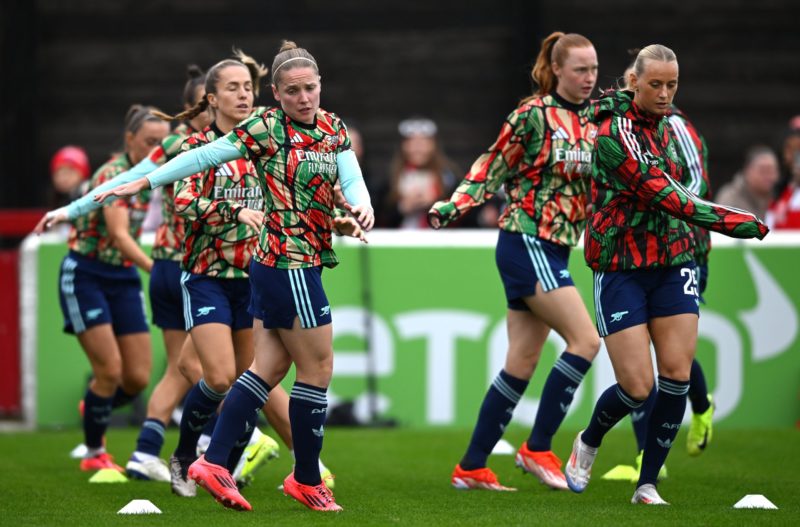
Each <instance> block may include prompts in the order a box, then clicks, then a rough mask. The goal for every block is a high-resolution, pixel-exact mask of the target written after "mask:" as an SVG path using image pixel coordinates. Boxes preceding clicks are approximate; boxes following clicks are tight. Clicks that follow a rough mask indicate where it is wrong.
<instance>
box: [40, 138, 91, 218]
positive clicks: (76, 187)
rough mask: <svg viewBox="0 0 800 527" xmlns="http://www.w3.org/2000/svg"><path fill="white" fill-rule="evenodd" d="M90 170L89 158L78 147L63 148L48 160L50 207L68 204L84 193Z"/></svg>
mask: <svg viewBox="0 0 800 527" xmlns="http://www.w3.org/2000/svg"><path fill="white" fill-rule="evenodd" d="M90 175H91V169H90V168H89V156H87V155H86V151H85V150H84V149H83V148H81V147H79V146H71V145H70V146H65V147H63V148H61V149H59V150H58V152H56V153H55V155H53V158H52V159H51V160H50V179H51V181H52V183H53V189H52V197H51V199H50V201H51V203H50V207H51V208H53V209H55V208H58V207H62V206H64V205H67V204H69V203H70V202H71V201H72V200H73V199H76V198H79V197H81V196H82V195H83V193H84V192H85V191H86V188H87V186H88V181H89V176H90Z"/></svg>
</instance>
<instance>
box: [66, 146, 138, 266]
mask: <svg viewBox="0 0 800 527" xmlns="http://www.w3.org/2000/svg"><path fill="white" fill-rule="evenodd" d="M131 166H132V164H131V160H130V158H128V156H127V155H125V154H116V155H114V156H113V157H112V158H111V159H110V160H108V161H106V163H105V164H103V165H102V166H101V167H100V168H98V169H97V171H96V172H95V173H94V175H92V178H91V180H89V188H88V190H87V192H88V191H90V190H92V189H93V188H95V187H97V186H99V185H102V184H103V183H105V182H106V181H109V180H111V179H114V178H115V177H116V176H118V175H120V174H122V173H123V172H126V171H127V170H129V169H130V168H131ZM151 192H152V191H151V190H149V189H147V190H143V191H142V192H140V193H139V194H136V195H135V196H132V197H130V198H128V199H118V200H115V201H112V202H111V203H109V204H108V205H104V207H120V208H124V209H127V210H128V215H129V222H128V232H129V233H130V235H131V237H132V238H133V239H134V240H138V239H139V235H140V234H141V232H142V222H144V217H145V215H147V209H148V207H149V204H150V193H151ZM67 243H68V245H69V248H70V249H71V250H73V251H75V252H77V253H79V254H82V255H84V256H88V257H90V258H96V259H97V260H99V261H101V262H103V263H107V264H111V265H123V266H125V267H130V266H132V265H133V262H132V261H130V260H126V259H125V258H123V257H122V253H121V252H120V251H119V249H117V248H116V247H115V246H114V243H113V242H112V240H111V238H110V237H109V236H108V226H107V225H106V220H105V217H104V216H103V208H99V209H96V210H93V211H92V212H90V213H89V214H86V215H84V216H80V217H79V218H77V219H76V220H75V221H74V222H73V227H72V229H71V231H70V233H69V241H68V242H67Z"/></svg>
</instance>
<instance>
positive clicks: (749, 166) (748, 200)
mask: <svg viewBox="0 0 800 527" xmlns="http://www.w3.org/2000/svg"><path fill="white" fill-rule="evenodd" d="M779 177H780V169H779V167H778V156H776V155H775V152H773V150H772V149H771V148H770V147H768V146H764V145H756V146H752V147H750V148H749V149H748V150H747V153H746V154H745V157H744V166H743V167H742V170H741V171H740V172H738V173H737V174H736V175H735V176H734V177H733V180H731V181H730V182H728V183H727V184H725V185H723V186H722V188H720V189H719V192H718V193H717V203H719V204H721V205H728V206H731V207H736V208H738V209H744V210H748V211H751V212H752V213H753V214H755V215H756V216H758V217H759V218H764V217H765V216H766V214H767V207H768V206H769V203H770V200H772V192H773V189H774V188H775V184H776V183H777V182H778V178H779Z"/></svg>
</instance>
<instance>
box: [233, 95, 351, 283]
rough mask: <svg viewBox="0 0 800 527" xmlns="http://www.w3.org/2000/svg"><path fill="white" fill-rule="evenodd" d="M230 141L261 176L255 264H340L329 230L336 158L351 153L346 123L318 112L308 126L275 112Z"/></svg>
mask: <svg viewBox="0 0 800 527" xmlns="http://www.w3.org/2000/svg"><path fill="white" fill-rule="evenodd" d="M227 138H228V139H229V140H230V141H231V142H232V143H233V144H234V145H235V146H236V148H238V149H239V151H240V152H241V153H242V154H244V156H245V157H246V158H247V159H252V160H253V163H255V165H256V169H257V170H258V174H259V179H260V184H261V190H262V193H263V197H264V223H263V225H262V229H261V234H260V236H259V242H258V247H257V248H256V253H255V259H256V261H257V262H260V263H263V264H265V265H267V266H270V267H277V268H279V269H299V268H303V267H313V266H319V265H324V266H327V267H333V266H335V265H336V264H337V263H339V261H338V260H337V258H336V254H335V253H334V252H333V249H332V247H331V229H332V226H333V214H334V202H333V197H334V191H333V187H334V185H335V184H336V182H337V181H338V177H339V176H338V168H337V165H336V155H337V154H338V153H339V152H342V151H345V150H349V149H350V137H349V136H348V134H347V129H346V128H345V126H344V123H343V122H342V120H341V119H339V117H337V116H336V115H335V114H332V113H329V112H326V111H325V110H322V109H320V110H318V111H317V115H316V117H315V121H314V123H313V124H304V123H300V122H297V121H294V120H292V119H291V118H290V117H288V116H287V115H286V114H285V113H284V112H283V110H281V109H280V108H271V109H270V110H267V111H266V112H264V113H262V114H261V115H257V116H255V117H253V118H252V119H250V120H248V121H245V122H243V123H241V124H240V125H239V126H237V127H236V128H234V129H233V131H232V132H231V133H229V134H228V135H227Z"/></svg>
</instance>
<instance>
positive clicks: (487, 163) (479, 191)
mask: <svg viewBox="0 0 800 527" xmlns="http://www.w3.org/2000/svg"><path fill="white" fill-rule="evenodd" d="M533 111H535V110H533V109H529V110H528V111H522V112H521V111H520V110H514V111H513V112H512V113H511V115H509V116H508V118H507V119H506V122H505V123H503V127H502V128H501V129H500V135H499V136H498V137H497V140H496V141H495V142H494V144H493V145H492V146H490V147H489V150H487V151H486V152H484V153H483V154H482V155H481V156H480V157H479V158H478V159H477V160H476V161H475V162H474V163H473V164H472V168H471V169H470V171H469V174H467V175H466V177H465V178H464V180H463V181H462V182H461V183H460V184H459V185H458V187H457V188H456V190H455V192H453V195H452V196H450V199H449V200H445V201H437V202H436V203H434V204H433V207H431V209H430V210H429V211H428V223H429V224H430V225H431V227H433V228H434V229H439V228H441V227H444V226H446V225H447V224H449V223H451V222H452V221H454V220H456V219H457V218H459V217H460V216H461V215H462V214H466V213H467V212H469V211H470V210H471V209H472V208H473V207H477V206H478V205H480V204H481V203H483V202H485V201H486V200H488V199H490V198H491V197H492V196H494V194H495V193H497V191H498V190H499V189H500V187H501V186H502V185H503V182H504V181H505V179H506V177H507V176H508V174H509V173H510V172H511V171H512V170H513V169H514V168H515V167H516V166H517V165H518V164H519V161H520V159H522V156H523V154H524V153H525V149H526V144H527V143H528V142H529V141H531V140H538V141H540V142H541V138H542V133H541V132H542V129H541V126H540V125H541V123H539V122H538V120H537V119H536V117H538V114H536V115H534V114H531V113H530V112H533ZM531 146H532V147H533V148H537V145H531Z"/></svg>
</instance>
